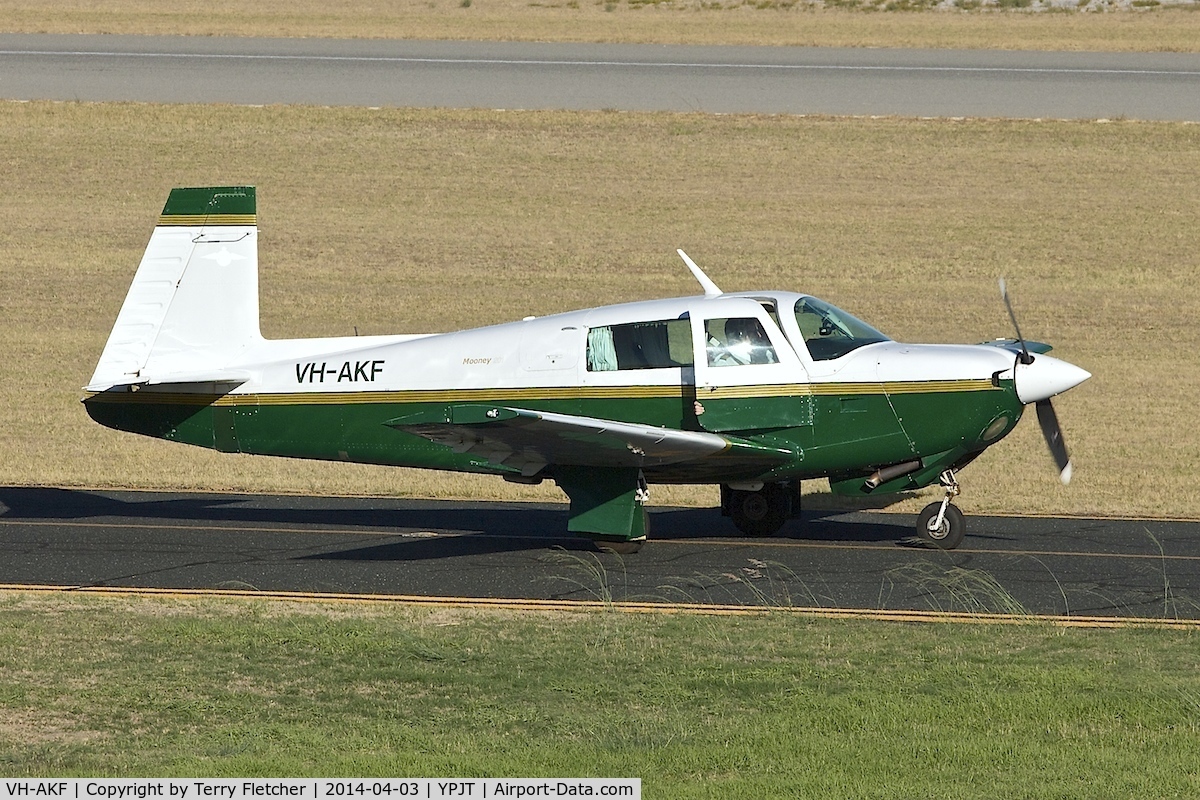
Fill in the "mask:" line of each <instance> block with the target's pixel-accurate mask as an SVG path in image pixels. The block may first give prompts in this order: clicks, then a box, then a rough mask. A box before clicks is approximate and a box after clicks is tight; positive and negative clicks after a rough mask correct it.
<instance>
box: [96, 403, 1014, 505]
mask: <svg viewBox="0 0 1200 800" xmlns="http://www.w3.org/2000/svg"><path fill="white" fill-rule="evenodd" d="M981 383H982V384H986V386H987V389H986V391H985V390H983V388H982V386H981V385H980V384H981ZM837 385H838V384H818V385H814V386H812V387H811V388H813V389H819V391H812V392H805V391H797V389H803V388H809V387H801V386H787V387H780V386H777V387H764V386H758V387H742V388H743V389H744V390H745V391H744V394H742V396H744V397H746V398H747V408H748V409H749V410H748V411H747V418H746V423H745V425H744V426H742V427H741V429H740V430H738V431H733V430H730V431H729V433H730V434H731V435H737V436H739V437H741V438H744V439H747V440H749V441H752V442H756V443H762V444H764V445H769V446H774V447H787V448H790V449H794V450H796V451H798V452H799V453H800V454H801V456H800V458H799V459H798V461H797V462H796V463H795V464H794V465H790V466H788V467H786V468H784V469H782V470H776V471H775V472H772V473H771V477H773V478H781V479H782V478H785V477H800V478H816V477H823V476H825V475H828V474H830V473H831V472H839V471H843V470H848V469H855V468H859V467H862V466H863V465H867V464H878V465H882V464H888V463H897V462H900V461H904V460H907V459H911V458H912V457H913V455H914V453H917V452H919V453H933V452H942V451H945V450H948V449H950V448H951V447H955V446H961V445H962V444H963V443H964V442H968V440H969V441H970V442H971V443H974V442H975V440H976V439H977V438H978V436H979V434H980V433H981V432H982V430H983V429H984V428H985V427H986V426H987V424H988V423H989V422H990V421H992V420H993V419H995V418H996V417H997V416H998V415H1000V414H1002V413H1008V414H1010V415H1011V416H1012V424H1015V423H1016V420H1017V419H1018V418H1019V417H1020V409H1021V405H1020V403H1019V402H1018V401H1017V400H1016V399H1015V394H1014V393H1013V391H1012V390H1011V385H1009V386H1007V387H1001V388H997V387H995V386H992V385H991V383H990V382H987V381H983V382H979V381H970V382H965V381H964V382H953V383H952V382H938V383H937V384H932V383H931V384H928V385H927V391H925V392H916V391H914V387H915V386H916V385H917V384H914V383H905V384H886V385H885V384H853V385H849V388H850V391H848V392H845V393H841V394H838V393H834V392H832V391H830V389H831V388H832V387H834V386H837ZM843 386H845V384H843ZM894 386H900V387H902V389H901V390H900V391H896V392H893V387H894ZM771 389H775V390H777V391H776V393H774V394H771V393H770V390H771ZM868 389H870V390H871V391H867V390H868ZM722 392H723V394H724V395H726V396H727V397H735V396H737V395H735V394H734V391H733V389H732V388H726V389H723V390H722ZM788 394H791V395H792V396H796V397H797V400H801V399H803V401H804V402H805V403H806V404H811V405H812V409H813V411H812V424H811V425H799V426H795V427H788V428H775V429H770V430H764V429H763V426H762V425H761V424H759V421H758V419H756V415H755V414H754V412H753V400H752V399H751V398H755V397H764V396H767V397H775V398H776V399H777V401H779V400H783V399H785V397H786V396H787V395H788ZM695 396H696V395H695V389H694V388H693V387H691V386H684V387H681V386H633V387H631V386H626V387H605V388H596V387H563V388H556V389H544V388H542V389H531V388H524V389H479V390H437V391H398V392H346V393H317V392H307V393H288V394H226V395H222V396H216V395H211V394H210V395H202V394H184V393H178V392H176V393H167V392H156V391H154V390H153V389H150V388H147V389H143V390H142V391H138V392H105V393H101V394H98V395H93V396H91V397H89V398H87V399H86V400H85V403H86V405H87V409H88V413H89V414H91V416H92V417H93V418H94V419H95V420H96V421H97V422H99V423H101V424H103V425H107V426H109V427H113V428H117V429H120V430H127V431H133V432H135V433H140V434H144V435H148V436H156V437H160V438H164V439H168V440H171V441H177V442H184V443H188V444H194V445H198V446H201V447H208V448H214V449H218V450H222V451H227V452H243V453H255V454H263V455H277V456H290V457H296V458H314V459H330V460H344V461H354V462H362V463H371V464H384V465H393V466H409V467H424V468H430V469H443V470H453V471H462V472H485V473H488V472H490V473H500V472H505V471H508V470H506V469H505V468H504V467H502V466H501V465H496V464H490V463H489V462H488V461H487V460H486V458H483V457H481V456H479V455H473V454H472V453H470V452H467V453H455V452H453V451H452V450H451V449H450V448H449V447H446V446H444V445H440V444H435V443H433V442H430V441H428V440H426V439H423V438H421V437H419V436H415V435H412V434H407V433H403V432H401V431H396V430H393V429H391V428H389V427H387V426H386V425H385V423H386V422H387V421H388V420H393V419H395V418H397V417H403V416H408V415H412V414H418V413H437V412H438V411H439V410H440V409H441V408H443V407H444V406H445V405H447V404H451V403H468V402H483V403H496V404H497V405H511V406H519V407H521V408H525V409H529V410H536V411H553V412H559V413H565V414H576V415H581V416H588V417H595V418H599V419H611V420H616V421H622V422H637V423H642V424H647V425H656V426H661V427H668V428H682V429H687V430H699V429H700V428H699V426H698V424H697V419H696V417H695V414H694V410H693V400H694V399H695ZM893 408H894V409H895V412H893ZM897 416H899V420H898V419H897ZM1008 429H1011V426H1010V427H1009V428H1008ZM1008 429H1006V430H1005V431H1004V432H1005V433H1007V430H1008ZM722 461H724V462H725V463H724V465H723V464H722ZM730 466H731V465H730V464H729V461H728V460H725V459H722V458H721V457H720V456H715V457H712V458H710V459H706V460H705V461H703V462H698V463H691V464H686V465H676V466H673V467H664V468H658V469H655V470H648V471H647V477H648V478H649V479H651V480H653V481H656V482H672V483H688V482H696V483H708V482H717V481H722V480H736V479H749V478H751V477H753V476H752V475H750V474H746V475H740V474H739V475H738V476H736V477H734V476H733V475H731V474H730V472H729V469H730ZM761 474H766V473H761Z"/></svg>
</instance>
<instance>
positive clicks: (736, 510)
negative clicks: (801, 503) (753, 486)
mask: <svg viewBox="0 0 1200 800" xmlns="http://www.w3.org/2000/svg"><path fill="white" fill-rule="evenodd" d="M791 511H792V508H791V499H790V497H789V495H788V491H787V489H786V488H784V487H783V486H781V485H779V484H778V483H768V484H767V485H766V486H764V487H763V488H761V489H759V490H758V491H757V492H747V491H742V490H740V489H734V490H732V491H731V492H730V497H729V515H730V516H731V517H733V524H734V525H736V526H737V529H738V530H739V531H741V532H742V533H744V534H746V535H747V536H772V535H774V533H775V532H776V531H778V530H779V529H780V528H782V527H783V523H785V522H787V521H788V517H789V516H791Z"/></svg>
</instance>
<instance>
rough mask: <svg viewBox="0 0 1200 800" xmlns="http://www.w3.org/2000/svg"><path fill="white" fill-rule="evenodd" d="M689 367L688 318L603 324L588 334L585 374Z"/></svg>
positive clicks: (690, 344) (690, 335)
mask: <svg viewBox="0 0 1200 800" xmlns="http://www.w3.org/2000/svg"><path fill="white" fill-rule="evenodd" d="M691 365H692V333H691V323H690V322H689V321H688V320H687V319H669V320H659V321H654V322H630V323H627V324H624V325H605V326H603V327H598V328H592V329H590V330H589V331H588V337H587V368H588V372H610V371H613V370H626V369H668V368H671V367H690V366H691Z"/></svg>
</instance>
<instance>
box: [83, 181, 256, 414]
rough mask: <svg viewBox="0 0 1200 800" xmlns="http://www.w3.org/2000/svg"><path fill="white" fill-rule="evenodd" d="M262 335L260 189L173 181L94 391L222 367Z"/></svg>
mask: <svg viewBox="0 0 1200 800" xmlns="http://www.w3.org/2000/svg"><path fill="white" fill-rule="evenodd" d="M261 338H262V336H261V334H260V333H259V327H258V226H257V222H256V218H255V197H254V187H253V186H232V187H210V188H202V189H172V190H171V195H170V197H169V198H168V199H167V204H166V206H164V207H163V212H162V215H161V216H160V217H159V218H158V225H157V226H156V227H155V228H154V233H153V235H152V236H151V237H150V244H149V245H147V247H146V253H145V255H144V256H143V257H142V263H141V265H140V266H139V267H138V270H137V274H136V275H135V276H134V278H133V284H132V285H131V286H130V287H129V293H128V294H127V295H126V297H125V303H124V305H122V306H121V311H120V313H119V314H118V315H117V321H116V324H115V325H114V326H113V330H112V333H111V334H110V335H109V337H108V343H107V344H106V345H105V346H104V352H103V354H102V355H101V356H100V363H98V364H97V365H96V371H95V373H94V374H93V375H92V380H91V382H90V383H89V385H88V386H87V389H88V390H89V391H102V390H104V389H107V388H110V387H112V386H116V385H121V384H134V383H146V382H152V381H154V380H156V379H159V378H162V377H163V376H170V375H172V374H186V373H197V372H203V371H211V370H219V369H221V368H223V367H225V366H227V365H229V364H230V363H231V362H232V361H234V360H235V359H236V357H237V355H238V354H239V353H240V352H241V351H242V350H244V349H245V348H246V347H247V346H248V345H251V344H253V343H255V342H258V341H260V340H261Z"/></svg>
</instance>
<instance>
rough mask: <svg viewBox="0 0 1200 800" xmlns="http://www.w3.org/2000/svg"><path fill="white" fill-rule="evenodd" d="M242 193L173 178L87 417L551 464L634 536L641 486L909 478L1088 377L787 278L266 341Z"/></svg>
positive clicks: (182, 438) (478, 460)
mask: <svg viewBox="0 0 1200 800" xmlns="http://www.w3.org/2000/svg"><path fill="white" fill-rule="evenodd" d="M254 213H255V212H254V191H253V189H252V188H250V187H235V188H222V189H186V190H180V189H177V190H175V191H174V192H172V195H171V199H169V200H168V203H167V206H166V208H164V211H163V215H162V216H161V217H160V219H159V225H158V226H157V227H156V229H155V231H154V234H153V236H152V239H151V242H150V245H149V247H148V248H147V252H146V256H145V257H144V259H143V261H142V264H141V266H140V267H139V270H138V273H137V275H136V276H135V279H134V282H133V285H132V286H131V288H130V292H129V295H128V297H127V298H126V301H125V305H124V306H123V307H122V309H121V312H120V314H119V316H118V319H117V323H116V325H115V326H114V329H113V333H112V335H111V336H110V339H109V342H108V345H107V346H106V348H105V350H104V353H103V355H102V357H101V360H100V363H99V364H98V366H97V369H96V372H95V374H94V376H93V378H92V380H91V382H90V383H89V385H88V386H87V387H86V391H87V396H86V397H85V400H84V402H85V404H86V407H87V410H88V413H89V414H90V415H91V416H92V417H93V418H94V419H95V420H96V421H98V422H100V423H101V424H104V425H107V426H110V427H113V428H117V429H121V430H127V431H133V432H136V433H141V434H145V435H149V436H156V437H161V438H164V439H169V440H172V441H178V442H184V443H188V444H194V445H199V446H203V447H210V448H215V449H217V450H221V451H225V452H241V453H255V454H263V455H276V456H290V457H298V458H315V459H331V460H342V461H352V462H360V463H371V464H384V465H395V466H406V467H422V468H429V469H441V470H455V471H463V472H478V473H491V474H497V475H501V476H503V477H505V478H507V479H509V480H515V481H520V482H537V481H540V480H543V479H547V478H548V479H552V480H555V481H557V482H558V484H559V485H560V486H561V487H562V488H563V489H564V490H565V491H566V493H567V494H568V495H569V496H570V498H571V501H572V511H571V523H570V526H571V528H572V529H573V530H576V531H578V532H580V533H585V534H589V535H593V536H595V537H597V538H604V539H613V540H624V539H639V538H641V537H642V536H644V534H645V518H644V515H643V514H642V513H641V505H642V503H643V501H644V498H645V493H644V490H645V485H646V484H647V483H719V484H722V485H723V486H725V487H726V490H727V492H730V493H732V494H733V495H735V496H736V498H737V499H738V500H741V499H744V497H747V496H750V495H753V494H754V493H760V492H762V491H763V490H764V487H770V488H767V491H774V492H775V495H773V496H772V497H769V498H767V499H768V500H770V501H771V502H774V503H776V504H777V503H778V500H777V499H774V498H777V497H778V496H779V492H780V491H781V490H780V489H779V488H778V487H795V486H796V485H797V482H798V481H800V480H805V479H814V478H828V479H829V481H830V483H831V485H832V487H833V489H834V490H835V491H839V492H842V493H849V494H860V493H867V492H877V493H878V492H889V491H900V490H905V489H912V488H918V487H921V486H925V485H927V484H929V483H932V482H934V481H937V480H938V478H939V476H941V475H943V473H945V472H946V471H947V470H953V469H956V468H958V467H960V466H962V465H964V464H966V463H967V462H969V461H970V460H972V459H973V458H975V457H976V456H977V455H978V454H979V453H980V452H982V451H983V449H984V448H986V447H987V446H989V445H991V444H994V443H995V442H997V441H999V440H1000V439H1001V438H1003V437H1004V436H1005V435H1006V434H1007V433H1009V431H1011V430H1012V428H1013V426H1015V425H1016V423H1017V421H1018V420H1019V419H1020V417H1021V414H1022V410H1023V408H1024V406H1025V405H1026V404H1028V403H1033V402H1037V401H1040V400H1043V399H1045V398H1048V397H1049V396H1051V395H1052V394H1056V393H1058V392H1061V391H1064V390H1065V389H1067V388H1070V387H1071V386H1074V385H1075V384H1077V383H1079V382H1080V381H1081V380H1083V379H1086V377H1087V373H1085V372H1083V371H1082V370H1079V369H1078V368H1076V367H1073V366H1071V365H1069V364H1066V363H1065V362H1061V361H1058V360H1056V359H1052V358H1050V357H1049V356H1045V355H1038V356H1037V357H1036V358H1035V359H1033V360H1032V363H1029V364H1025V363H1022V360H1023V359H1022V358H1021V357H1020V355H1019V351H1018V350H1017V349H1016V344H1015V343H1014V342H1012V341H1005V342H999V343H996V344H989V345H908V344H900V343H897V342H893V341H890V340H888V339H887V338H886V337H884V336H883V335H882V334H880V333H878V332H877V331H874V330H873V329H871V328H870V327H869V326H866V325H865V324H863V323H861V322H859V321H858V320H855V319H854V318H853V317H851V316H850V315H848V314H845V313H844V312H842V311H840V310H838V309H836V308H833V307H832V306H829V305H827V304H824V303H821V302H820V301H818V300H816V299H814V298H811V297H809V296H806V295H803V294H797V293H792V292H746V293H736V294H726V293H719V290H716V287H715V286H713V285H712V284H711V282H707V281H706V286H705V288H706V291H707V293H706V294H705V295H703V296H696V297H684V298H675V299H667V300H652V301H646V302H638V303H626V304H622V305H613V306H605V307H600V308H592V309H587V310H582V311H574V312H569V313H564V314H556V315H552V316H546V317H538V318H528V319H525V320H522V321H520V322H512V323H507V324H503V325H495V326H490V327H486V328H479V329H474V330H465V331H457V332H452V333H441V334H429V335H400V336H364V337H345V338H324V339H289V340H267V339H264V338H263V337H262V336H261V334H260V333H259V327H258V295H257V283H258V275H257V227H256V222H255V218H254ZM1044 349H1048V348H1038V350H1039V352H1040V351H1042V350H1044ZM889 470H890V471H889ZM893 473H896V474H895V477H892V474H893ZM872 476H874V478H875V479H876V480H875V481H873V482H872V481H870V480H869V479H870V478H871V477H872ZM789 491H790V490H789ZM792 495H794V491H790V493H789V494H788V496H789V497H791V496H792ZM751 499H752V500H753V499H755V498H753V497H752V498H751ZM737 512H738V510H737V509H734V516H735V519H737V518H738V513H737Z"/></svg>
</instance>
